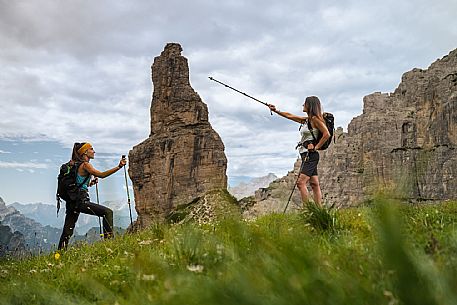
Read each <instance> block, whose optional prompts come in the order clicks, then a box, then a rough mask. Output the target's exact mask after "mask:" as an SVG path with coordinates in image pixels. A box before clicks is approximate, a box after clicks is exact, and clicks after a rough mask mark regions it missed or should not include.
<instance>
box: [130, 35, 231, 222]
mask: <svg viewBox="0 0 457 305" xmlns="http://www.w3.org/2000/svg"><path fill="white" fill-rule="evenodd" d="M181 51H182V48H181V46H180V45H179V44H176V43H169V44H167V45H166V46H165V49H164V51H163V52H162V53H161V55H160V56H158V57H156V58H155V59H154V63H153V65H152V81H153V84H154V93H153V97H152V103H151V133H150V135H149V138H148V139H146V140H145V141H143V142H142V143H141V144H138V145H136V146H135V147H134V148H133V149H132V150H131V151H130V153H129V161H130V166H129V175H130V178H131V180H132V183H133V190H134V195H135V208H136V211H137V213H138V219H137V222H136V227H145V226H148V225H150V224H151V223H152V222H162V221H164V220H165V217H166V216H167V215H168V214H169V213H170V212H171V211H173V210H174V209H175V208H176V207H177V206H178V205H180V204H185V203H188V202H191V201H192V200H193V199H195V198H197V197H199V196H202V195H203V194H204V193H206V192H208V191H210V190H213V189H226V188H227V176H226V169H227V158H226V156H225V153H224V144H223V143H222V140H221V138H220V137H219V135H218V134H217V133H216V131H214V130H213V129H212V127H211V124H210V123H209V121H208V108H207V106H206V104H205V103H203V102H202V100H201V99H200V97H199V95H198V94H197V93H196V92H195V91H194V90H193V89H192V87H191V85H190V82H189V67H188V63H187V59H186V58H185V57H183V56H181Z"/></svg>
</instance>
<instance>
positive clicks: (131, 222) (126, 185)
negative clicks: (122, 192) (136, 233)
mask: <svg viewBox="0 0 457 305" xmlns="http://www.w3.org/2000/svg"><path fill="white" fill-rule="evenodd" d="M122 159H125V155H122ZM124 177H125V188H126V189H127V202H128V204H129V212H130V225H131V226H132V228H133V219H132V207H131V205H130V194H129V185H128V183H127V170H126V169H125V165H124Z"/></svg>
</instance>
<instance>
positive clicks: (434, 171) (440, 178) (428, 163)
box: [319, 50, 457, 206]
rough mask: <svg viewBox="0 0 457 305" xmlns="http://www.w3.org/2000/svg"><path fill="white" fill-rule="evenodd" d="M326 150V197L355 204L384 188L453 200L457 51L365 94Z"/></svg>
mask: <svg viewBox="0 0 457 305" xmlns="http://www.w3.org/2000/svg"><path fill="white" fill-rule="evenodd" d="M337 138H338V140H337V143H336V144H335V145H333V146H332V147H331V148H330V149H329V150H328V151H325V152H323V154H322V162H321V163H320V167H319V170H320V180H321V186H322V189H323V193H324V196H325V198H326V201H327V202H328V203H336V204H338V205H344V206H348V205H355V204H357V203H359V202H360V201H362V200H365V199H367V198H368V197H369V196H370V195H371V194H372V193H373V192H374V191H376V190H379V189H389V190H393V191H394V192H395V196H398V197H401V198H403V199H407V200H409V201H414V202H417V201H424V200H425V201H439V200H447V199H456V198H457V180H456V178H457V150H456V148H457V50H454V51H452V52H450V53H449V55H447V56H444V57H443V58H442V59H440V60H437V61H436V62H434V63H433V64H432V65H431V66H430V67H429V68H428V69H427V70H421V69H413V70H412V71H410V72H407V73H405V74H403V77H402V81H401V83H400V85H399V86H398V88H397V89H396V90H395V91H394V92H393V93H390V94H386V93H384V94H382V93H373V94H370V95H368V96H366V97H364V99H363V113H362V114H361V115H360V116H358V117H356V118H354V119H353V120H352V121H351V123H350V124H349V126H348V132H347V133H343V132H342V130H339V131H338V133H337Z"/></svg>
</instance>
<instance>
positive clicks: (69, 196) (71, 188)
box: [56, 161, 90, 217]
mask: <svg viewBox="0 0 457 305" xmlns="http://www.w3.org/2000/svg"><path fill="white" fill-rule="evenodd" d="M81 164H82V163H80V162H72V161H69V162H67V163H64V164H62V165H61V166H60V171H59V175H58V176H57V193H56V199H57V217H59V210H60V202H61V200H62V199H63V200H65V202H69V201H75V200H76V199H77V198H78V192H79V188H81V186H82V185H83V184H85V183H86V182H87V180H89V178H90V175H88V176H87V177H86V179H84V181H83V182H82V183H80V184H77V183H76V174H77V172H78V168H79V166H80V165H81Z"/></svg>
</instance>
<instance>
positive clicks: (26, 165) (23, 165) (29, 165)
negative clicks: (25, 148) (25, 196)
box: [0, 161, 48, 171]
mask: <svg viewBox="0 0 457 305" xmlns="http://www.w3.org/2000/svg"><path fill="white" fill-rule="evenodd" d="M0 168H13V169H19V170H22V169H26V170H29V171H33V169H46V168H48V165H47V164H43V163H34V162H5V161H0Z"/></svg>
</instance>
